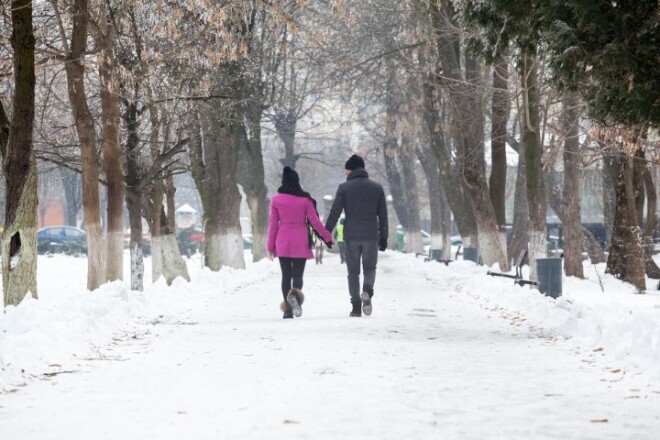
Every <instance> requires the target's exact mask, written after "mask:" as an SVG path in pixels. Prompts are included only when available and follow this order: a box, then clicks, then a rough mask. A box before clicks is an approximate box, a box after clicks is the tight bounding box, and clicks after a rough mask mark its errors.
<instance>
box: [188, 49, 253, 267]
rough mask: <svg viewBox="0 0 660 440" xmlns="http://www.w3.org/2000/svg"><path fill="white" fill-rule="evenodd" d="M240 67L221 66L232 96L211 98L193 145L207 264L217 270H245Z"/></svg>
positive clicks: (226, 90) (223, 86)
mask: <svg viewBox="0 0 660 440" xmlns="http://www.w3.org/2000/svg"><path fill="white" fill-rule="evenodd" d="M240 69H241V66H240V65H239V64H238V63H235V62H228V63H226V64H224V65H223V66H222V68H221V70H222V75H221V76H222V78H223V79H222V80H219V84H221V86H220V87H221V92H222V93H221V94H223V95H225V96H230V97H231V99H227V100H222V101H218V100H216V101H212V102H211V103H210V104H208V105H207V106H206V107H204V108H202V111H201V112H200V114H201V121H200V122H201V125H200V127H201V130H202V132H201V133H202V135H203V138H201V137H200V136H199V135H198V134H195V138H196V141H195V142H196V143H197V145H194V146H193V145H191V148H190V153H191V159H192V161H193V163H195V165H194V166H193V169H192V171H193V177H194V178H195V181H196V183H197V188H198V190H199V193H200V196H201V200H202V205H203V207H204V214H203V219H204V237H205V238H204V249H205V252H204V264H205V265H206V266H207V267H208V268H210V269H211V270H213V271H219V270H220V268H221V267H222V266H229V267H233V268H240V269H244V268H245V259H244V253H243V234H242V232H241V224H240V203H241V194H240V192H239V191H238V158H239V151H240V148H241V137H242V133H241V126H242V122H243V116H244V109H243V105H242V103H241V100H242V97H243V96H242V95H243V84H242V80H241V75H240ZM200 141H201V142H200Z"/></svg>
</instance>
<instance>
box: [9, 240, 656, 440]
mask: <svg viewBox="0 0 660 440" xmlns="http://www.w3.org/2000/svg"><path fill="white" fill-rule="evenodd" d="M309 263H311V264H309ZM434 264H435V263H434ZM462 264H471V263H463V262H458V263H455V267H460V265H462ZM416 265H423V263H421V260H418V261H415V260H412V259H410V258H409V257H408V258H407V259H403V257H400V256H398V255H396V254H392V253H386V254H381V256H380V261H379V271H378V276H377V281H376V294H375V296H374V313H373V315H372V316H371V317H362V318H360V319H357V318H349V317H348V312H349V310H350V304H349V301H348V295H347V293H346V277H345V267H344V266H341V265H340V264H339V262H338V258H337V257H336V256H335V255H330V256H326V259H325V262H324V264H323V265H321V266H316V265H314V264H313V261H309V262H308V266H307V270H306V274H305V275H306V276H305V287H304V289H303V291H304V292H305V293H306V302H305V304H304V306H303V310H304V313H303V316H302V317H301V318H300V319H295V320H282V319H280V318H281V313H279V308H278V305H279V301H280V295H279V293H278V290H279V278H278V276H277V275H278V271H277V263H276V262H274V263H272V270H271V271H270V272H268V276H267V277H266V278H262V279H259V278H255V279H253V280H252V281H251V282H247V283H245V285H243V286H242V287H240V288H238V289H235V290H234V291H232V292H229V293H226V294H222V295H201V296H200V300H199V302H197V303H193V304H190V308H189V310H188V311H187V312H186V313H185V314H182V315H179V316H177V317H176V319H168V316H165V317H164V318H163V319H162V321H160V322H159V323H156V324H154V325H153V326H151V327H146V328H148V331H146V332H144V333H143V334H142V333H141V334H136V335H135V337H134V338H130V339H129V340H128V341H121V342H118V343H117V344H116V345H114V346H112V347H106V348H104V349H103V351H102V353H101V354H100V356H99V358H100V359H97V360H87V361H80V364H79V365H80V371H79V372H77V373H72V374H60V375H57V376H54V377H52V378H50V379H47V380H38V381H34V382H32V383H30V384H29V385H28V386H27V387H24V388H22V389H20V390H18V391H17V392H14V393H8V394H4V395H0V427H1V428H0V433H1V435H0V437H1V438H2V439H11V440H22V439H152V438H158V439H162V440H167V439H184V438H188V439H225V438H227V439H229V438H232V439H233V438H255V439H261V438H263V439H273V438H328V439H335V438H373V439H421V438H428V439H555V438H556V439H598V440H603V439H619V440H620V439H656V438H658V432H660V387H659V386H656V387H655V388H653V386H651V385H648V383H647V382H645V384H642V382H644V381H637V380H636V377H634V376H632V375H625V374H621V371H617V370H618V368H616V365H612V364H611V362H610V360H608V358H606V357H600V356H599V353H594V352H592V351H590V350H589V351H586V350H582V351H580V350H577V349H576V348H575V346H574V345H572V344H571V343H570V342H569V341H565V340H564V339H561V338H555V337H553V336H552V335H546V334H544V333H543V332H542V331H539V330H535V329H534V328H531V329H530V328H529V326H527V325H525V323H524V317H522V316H515V315H512V314H508V315H506V316H505V318H504V319H503V316H502V315H503V314H502V311H501V310H498V309H497V308H495V307H492V306H489V305H487V304H486V303H485V302H483V301H480V299H479V298H478V297H475V296H474V295H470V294H469V293H470V292H465V291H463V289H460V288H456V286H454V287H449V286H448V285H447V284H446V283H444V282H442V277H441V276H437V277H436V276H424V275H420V274H423V273H425V272H423V271H419V270H416ZM430 267H431V265H430V264H428V265H425V268H424V270H425V271H426V270H428V269H429V268H430ZM437 267H438V268H440V267H441V266H440V265H437ZM450 268H451V266H450ZM443 270H444V269H443ZM261 276H263V275H261ZM483 280H484V284H486V283H489V282H490V281H491V280H490V279H488V278H486V277H484V279H483ZM483 288H489V287H488V285H484V286H483ZM638 382H640V383H638Z"/></svg>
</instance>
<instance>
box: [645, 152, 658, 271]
mask: <svg viewBox="0 0 660 440" xmlns="http://www.w3.org/2000/svg"><path fill="white" fill-rule="evenodd" d="M640 172H641V173H642V176H643V179H644V188H645V190H646V198H647V207H646V228H645V230H644V245H645V246H644V250H645V251H646V275H647V276H648V277H649V278H653V279H656V280H657V279H659V278H660V268H659V267H658V265H657V264H656V263H655V261H654V260H653V256H652V255H651V246H653V230H654V229H655V209H656V206H657V195H656V191H655V184H654V183H653V176H652V175H651V170H649V168H648V167H647V166H646V164H644V163H643V164H641V167H640Z"/></svg>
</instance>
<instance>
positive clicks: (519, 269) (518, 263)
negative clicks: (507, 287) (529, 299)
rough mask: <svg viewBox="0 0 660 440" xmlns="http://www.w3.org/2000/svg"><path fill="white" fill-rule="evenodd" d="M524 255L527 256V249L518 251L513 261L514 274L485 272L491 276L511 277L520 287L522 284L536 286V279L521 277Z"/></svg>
mask: <svg viewBox="0 0 660 440" xmlns="http://www.w3.org/2000/svg"><path fill="white" fill-rule="evenodd" d="M526 257H527V250H525V249H523V250H522V251H520V255H518V258H517V259H516V263H515V267H516V274H515V275H511V274H509V273H500V272H491V271H490V270H489V271H488V272H487V274H488V275H490V276H492V277H503V278H512V279H513V283H514V284H518V285H519V286H521V287H522V286H524V285H529V286H536V285H538V283H537V282H536V281H531V280H525V279H523V275H522V267H523V264H524V262H525V258H526Z"/></svg>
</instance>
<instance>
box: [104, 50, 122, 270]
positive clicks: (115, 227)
mask: <svg viewBox="0 0 660 440" xmlns="http://www.w3.org/2000/svg"><path fill="white" fill-rule="evenodd" d="M113 65H114V62H113V57H112V52H111V49H110V48H109V47H107V48H105V49H104V50H103V52H102V54H101V60H100V64H99V77H100V79H101V111H102V114H101V119H102V121H103V123H102V124H101V125H102V129H103V167H104V171H105V177H106V180H107V182H108V186H107V188H108V204H107V217H108V224H107V236H106V274H107V280H108V281H115V280H123V279H124V215H123V214H124V198H125V195H126V188H125V182H124V174H123V172H122V164H121V160H122V151H121V144H120V142H119V124H120V121H121V116H120V111H119V96H118V95H117V85H116V84H115V81H114V78H113V71H112V69H113Z"/></svg>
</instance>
